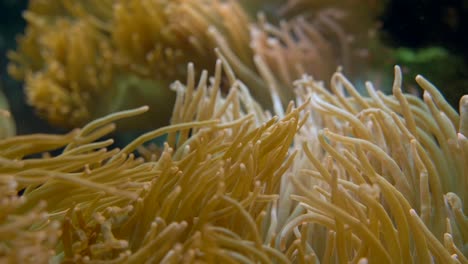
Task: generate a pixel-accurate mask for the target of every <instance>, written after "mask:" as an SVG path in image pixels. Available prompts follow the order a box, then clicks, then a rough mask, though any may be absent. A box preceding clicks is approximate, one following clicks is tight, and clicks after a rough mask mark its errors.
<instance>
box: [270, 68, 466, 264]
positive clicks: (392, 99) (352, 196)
mask: <svg viewBox="0 0 468 264" xmlns="http://www.w3.org/2000/svg"><path fill="white" fill-rule="evenodd" d="M416 80H417V82H418V83H419V85H420V87H421V88H423V89H424V101H422V100H420V99H419V98H416V97H414V96H411V95H407V94H403V93H402V91H401V72H400V70H399V68H398V67H397V68H396V69H395V82H394V85H393V96H386V95H384V94H382V93H381V92H376V91H375V90H374V88H373V86H372V84H371V83H367V88H368V93H369V95H370V98H366V97H362V96H361V95H359V93H358V92H357V91H356V90H355V88H354V87H353V86H352V84H351V83H350V82H349V81H348V80H346V79H345V78H344V77H343V75H341V74H340V73H338V74H335V75H334V76H333V78H332V81H331V85H332V87H331V88H332V89H331V90H332V91H333V93H330V92H328V91H326V90H325V89H324V87H323V86H322V85H321V84H319V83H314V82H313V81H311V80H310V79H307V78H304V79H302V80H299V81H297V85H298V86H299V88H300V89H299V96H300V98H303V99H304V98H307V97H309V96H312V101H311V109H313V110H314V111H315V112H316V114H312V115H311V117H312V118H311V119H310V123H306V124H305V125H304V128H308V130H305V131H303V132H302V133H305V135H304V136H303V137H301V139H302V145H303V147H304V159H306V160H307V161H308V162H305V164H306V165H307V166H305V168H304V169H301V168H300V167H299V168H298V170H299V172H298V173H297V174H296V175H291V176H290V178H291V180H292V185H293V186H294V189H295V190H296V193H294V194H293V195H292V196H291V198H292V199H293V200H295V201H297V202H298V203H299V205H298V206H299V207H300V208H301V209H299V210H302V211H303V212H304V213H303V214H296V215H295V216H294V217H291V218H290V220H289V221H288V222H287V223H285V224H284V226H283V227H282V228H281V229H280V231H279V232H280V234H281V236H280V240H279V241H277V243H279V245H280V246H281V247H283V248H284V247H285V246H286V245H287V241H293V240H294V239H296V240H299V241H301V243H300V245H301V246H302V247H303V248H302V251H304V252H307V253H308V254H309V255H310V256H313V258H315V259H316V260H317V261H318V260H320V261H322V262H328V261H360V260H362V259H365V260H366V261H369V262H373V261H376V260H377V259H378V260H379V261H385V262H387V263H394V262H396V263H400V262H430V261H436V262H438V263H445V262H454V263H459V262H460V263H465V262H466V261H467V259H466V255H467V252H466V235H467V234H466V231H465V230H466V224H467V222H466V219H467V218H466V216H465V214H464V212H466V209H467V203H466V192H465V191H464V190H465V188H466V186H465V185H466V179H467V176H468V174H467V169H466V164H467V160H468V156H467V153H468V152H467V150H468V149H467V148H466V147H467V142H468V141H467V139H466V136H465V135H466V132H467V131H466V124H467V122H468V121H467V116H466V109H465V108H466V107H467V103H468V101H467V97H466V96H464V97H463V98H462V99H461V101H460V113H461V116H459V114H458V113H457V112H456V111H455V110H454V109H452V108H451V107H450V106H449V105H448V103H447V102H446V101H445V100H444V99H443V97H442V95H441V94H440V93H439V92H438V91H437V89H436V88H435V87H434V86H433V85H432V84H430V83H429V82H428V81H427V80H426V79H424V78H423V77H421V76H418V77H417V78H416ZM346 94H349V96H347V95H346ZM308 124H309V125H308ZM313 138H315V139H316V140H313ZM302 164H304V163H302ZM302 166H303V165H302ZM296 210H297V208H296ZM317 236H319V237H320V239H319V238H318V237H317ZM313 237H314V238H313ZM316 241H327V243H326V245H325V246H323V244H322V245H318V244H317V243H316ZM302 251H301V252H302ZM301 254H304V253H301Z"/></svg>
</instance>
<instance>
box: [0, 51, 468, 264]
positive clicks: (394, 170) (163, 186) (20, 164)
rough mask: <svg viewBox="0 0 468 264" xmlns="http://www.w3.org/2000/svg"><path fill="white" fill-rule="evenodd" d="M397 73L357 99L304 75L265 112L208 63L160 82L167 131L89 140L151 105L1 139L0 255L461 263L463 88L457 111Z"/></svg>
mask: <svg viewBox="0 0 468 264" xmlns="http://www.w3.org/2000/svg"><path fill="white" fill-rule="evenodd" d="M223 72H224V74H223ZM395 75H396V76H395V82H394V87H393V92H394V94H393V96H387V95H384V94H382V93H380V92H376V91H375V89H374V88H373V87H372V84H371V83H367V88H368V93H369V95H370V96H369V97H364V96H362V95H360V94H359V93H358V92H357V91H356V89H355V88H354V87H353V85H352V84H351V83H350V82H349V81H348V80H347V79H346V78H345V77H344V75H343V74H341V73H336V74H335V75H334V76H333V77H332V79H331V82H330V83H331V87H330V89H329V90H328V89H325V87H324V85H323V83H321V82H317V81H314V80H313V79H312V78H310V77H306V76H305V77H303V78H302V79H299V80H297V81H296V82H295V87H296V94H297V99H296V104H297V107H295V104H294V103H290V104H289V105H288V107H287V108H286V109H285V110H282V111H281V112H283V113H284V115H283V116H282V117H272V116H271V114H270V113H269V112H268V111H265V110H264V109H262V107H261V106H260V105H259V104H258V103H257V102H256V101H255V100H254V99H253V98H252V96H251V95H250V92H249V89H248V88H247V87H246V86H245V85H244V84H243V83H242V82H241V81H240V80H238V79H237V78H236V77H235V76H234V75H233V71H232V69H231V68H230V66H229V64H227V63H225V62H223V61H222V60H218V61H217V63H216V66H215V72H214V76H213V77H212V78H209V77H208V72H207V71H202V72H201V74H200V78H199V81H198V83H197V82H196V81H195V76H196V74H195V71H194V68H193V65H189V66H188V79H187V83H186V84H182V83H181V82H175V83H174V84H173V85H172V90H174V91H175V94H176V96H175V97H176V102H175V106H174V110H173V114H172V118H171V120H172V121H171V125H170V126H167V127H162V128H159V129H157V130H153V131H150V132H147V133H145V134H143V135H141V136H139V137H138V138H136V139H135V140H134V141H132V142H130V143H129V144H128V145H127V146H125V147H123V148H121V149H119V148H113V147H112V146H111V144H112V143H113V142H112V140H110V139H101V138H102V137H103V136H105V135H107V134H108V133H109V132H111V131H113V130H114V129H115V125H114V123H113V122H115V121H117V120H119V119H122V118H132V119H138V117H137V116H136V115H139V114H142V113H143V112H145V111H148V107H141V108H137V109H133V110H129V111H124V112H118V113H115V114H112V115H108V116H106V117H104V118H100V119H97V120H95V121H93V122H91V123H89V124H88V125H86V126H85V127H83V128H82V129H77V130H74V131H71V132H70V133H68V134H65V135H29V136H15V137H10V138H8V139H4V140H2V141H0V149H1V152H0V155H1V159H0V162H1V165H2V166H0V179H1V181H0V184H1V185H0V187H1V188H2V190H5V191H4V192H2V195H3V196H2V203H1V206H2V208H1V209H2V210H1V212H2V215H1V218H0V234H2V236H1V237H2V240H0V249H1V251H0V258H2V260H9V261H12V262H15V261H16V262H18V261H22V262H32V261H37V260H41V261H43V262H46V261H47V260H51V261H53V262H100V261H108V262H117V263H118V262H134V263H140V262H142V261H147V262H169V261H170V262H183V263H191V262H196V261H202V262H215V263H216V262H218V263H219V262H231V263H236V262H252V261H253V262H264V263H270V262H278V263H296V262H306V263H311V262H322V263H327V262H331V261H343V262H344V261H354V262H359V263H364V262H367V261H376V260H379V261H385V262H403V261H406V262H431V261H437V262H442V263H446V262H462V263H464V262H466V261H467V260H466V257H465V256H466V246H465V243H466V242H465V241H466V239H465V237H466V235H467V234H466V216H465V215H464V213H463V212H464V210H466V208H465V207H466V203H464V201H465V199H466V197H465V196H466V195H465V194H464V192H463V190H464V189H465V184H466V182H467V181H466V177H467V173H466V172H467V171H468V170H467V168H466V164H467V162H466V160H467V156H466V155H467V154H466V153H468V152H467V151H468V149H467V146H468V141H467V139H466V137H465V134H466V133H467V131H466V130H467V125H466V124H467V115H466V113H468V110H467V109H468V100H467V97H466V96H465V97H463V98H462V100H461V103H460V105H461V106H460V115H459V114H458V113H457V112H456V111H455V110H453V109H452V108H451V107H450V106H449V105H448V104H447V103H446V102H445V101H444V99H443V97H442V96H441V94H440V93H439V92H438V91H437V89H436V88H435V87H433V86H432V85H431V84H430V83H429V82H428V81H426V80H425V79H424V78H423V77H421V76H418V77H417V78H416V79H417V81H418V83H419V84H420V86H421V87H422V88H423V89H424V90H425V96H424V101H422V100H421V99H419V98H416V97H414V96H412V95H407V94H403V93H402V91H401V87H400V85H401V73H400V71H399V68H398V67H397V68H396V71H395ZM223 76H227V79H228V85H229V87H230V89H229V92H228V93H227V94H223V93H222V92H221V83H222V78H223ZM165 134H167V138H166V140H165V143H164V144H163V145H162V146H160V147H157V150H156V151H154V150H152V149H151V148H149V147H148V145H147V142H150V141H151V140H152V139H154V138H155V137H159V136H162V135H165ZM58 148H62V150H61V151H59V154H57V155H53V154H48V152H50V151H53V150H55V149H58ZM138 150H139V153H141V154H138ZM135 151H137V152H135ZM41 153H42V154H41ZM38 154H41V155H40V156H38ZM137 156H140V157H137ZM39 253H40V255H38V254H39ZM36 255H38V256H41V259H38V258H34V257H33V256H36Z"/></svg>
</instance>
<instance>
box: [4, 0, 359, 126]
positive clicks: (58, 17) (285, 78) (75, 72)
mask: <svg viewBox="0 0 468 264" xmlns="http://www.w3.org/2000/svg"><path fill="white" fill-rule="evenodd" d="M246 6H249V5H247V4H246V3H245V2H242V1H241V2H238V1H233V0H231V1H221V0H210V1H181V0H178V1H148V0H132V1H120V0H108V1H101V2H99V3H94V2H92V1H82V2H71V1H66V0H62V1H57V2H54V3H48V2H47V1H31V3H30V7H29V9H28V11H26V12H25V18H26V21H27V23H28V27H27V29H26V31H25V34H24V35H23V36H22V37H20V38H19V41H18V48H17V51H15V52H11V53H10V54H9V57H10V61H11V63H10V66H9V72H10V74H11V75H12V76H14V77H15V78H17V79H19V80H24V81H25V91H26V95H27V99H28V102H29V103H30V104H31V105H33V106H34V107H35V108H36V109H37V112H38V113H39V114H40V115H41V116H42V117H44V118H46V119H47V120H48V121H49V122H50V123H52V124H54V125H57V126H64V127H77V126H82V125H84V124H85V123H87V122H89V121H90V120H92V119H95V118H97V117H99V116H102V115H105V114H108V113H111V112H114V111H118V110H122V109H128V108H132V107H135V106H138V105H150V106H151V107H153V108H154V107H158V108H159V109H160V111H159V113H158V114H157V115H156V116H153V120H155V121H154V122H153V128H154V127H157V126H161V125H163V124H167V123H168V119H169V117H170V111H171V107H172V103H173V102H174V98H173V97H172V96H173V93H171V92H170V91H169V89H167V88H168V86H169V84H170V83H171V82H172V81H173V80H175V79H183V78H185V77H186V74H187V72H186V68H185V65H186V64H187V63H188V62H194V63H195V65H197V67H199V68H202V69H209V70H210V71H211V72H212V71H213V70H214V69H212V65H214V62H215V60H216V59H217V58H218V56H222V57H223V59H224V60H226V61H227V62H229V63H230V65H231V67H232V69H233V71H234V72H235V74H236V76H237V77H238V78H239V79H240V80H242V81H243V82H244V83H245V84H246V85H247V86H248V87H249V88H250V89H251V93H252V94H253V96H254V97H255V98H256V100H257V101H259V102H260V103H261V104H262V105H263V106H264V107H265V108H267V109H272V108H273V104H272V103H271V98H270V92H271V91H273V92H274V93H277V94H278V97H279V98H278V99H275V100H276V101H278V100H279V101H281V104H283V105H284V106H286V105H287V104H288V101H289V100H291V99H292V98H293V92H292V90H291V89H289V87H290V84H291V82H292V80H294V79H296V78H299V77H300V76H301V75H302V74H304V73H308V74H311V75H313V76H314V77H315V78H318V79H325V78H328V76H329V75H330V74H331V73H332V72H334V71H335V69H336V67H338V66H339V65H343V66H345V69H346V71H348V68H349V69H350V68H351V67H348V65H349V63H348V62H347V61H349V60H350V59H353V61H354V64H355V65H357V62H358V61H366V59H364V60H363V59H362V56H354V55H353V54H355V53H357V52H351V50H353V51H354V48H352V47H351V46H350V45H348V44H349V43H348V42H349V41H348V37H349V36H350V35H346V34H345V33H344V30H343V29H342V28H341V27H342V26H343V25H341V23H340V22H338V20H336V19H335V18H334V17H332V16H330V14H331V13H332V12H329V11H327V10H324V8H321V11H320V12H318V11H317V12H318V13H320V14H321V15H320V16H317V17H316V18H314V19H312V18H309V17H308V15H307V14H306V15H304V17H305V19H300V18H298V19H292V20H291V21H290V22H284V21H283V22H282V25H281V26H280V27H279V28H278V27H277V26H276V25H275V24H272V23H271V22H270V23H267V22H266V20H265V18H264V17H263V18H261V19H260V20H259V21H256V20H255V18H253V17H251V16H252V13H257V12H258V11H261V10H253V11H252V10H249V11H250V12H247V11H246V10H245V8H246ZM259 6H260V7H262V5H261V4H259ZM69 32H73V34H68V33H69ZM216 48H218V52H216V51H215V49H216ZM216 53H220V54H216ZM279 60H281V61H282V62H283V63H280V64H278V63H277V62H278V61H279ZM283 64H285V66H284V67H281V68H278V67H279V66H278V65H283ZM324 64H326V65H325V66H324ZM364 64H366V63H364ZM366 65H367V64H366ZM270 72H271V73H270ZM272 76H276V78H274V79H272V78H271V77H272ZM226 88H227V87H225V89H226ZM225 89H224V90H225ZM142 124H143V125H145V124H146V125H147V124H149V122H142ZM134 126H136V125H134Z"/></svg>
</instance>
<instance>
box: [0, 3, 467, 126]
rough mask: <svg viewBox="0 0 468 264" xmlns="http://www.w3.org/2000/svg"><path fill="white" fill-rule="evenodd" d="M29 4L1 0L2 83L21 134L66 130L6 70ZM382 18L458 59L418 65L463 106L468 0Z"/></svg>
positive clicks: (407, 7) (389, 31) (394, 37)
mask: <svg viewBox="0 0 468 264" xmlns="http://www.w3.org/2000/svg"><path fill="white" fill-rule="evenodd" d="M51 1H53V0H51ZM376 1H379V0H376ZM26 7H27V0H0V87H1V89H3V92H4V93H5V94H6V96H7V98H8V100H9V102H10V107H11V111H12V113H13V115H14V117H15V120H16V126H17V133H18V134H26V133H34V132H63V131H60V130H58V129H54V128H51V127H50V126H48V125H47V123H45V122H44V121H42V120H40V119H39V118H38V117H37V116H35V115H34V112H33V110H32V109H31V107H29V106H28V105H27V104H26V103H25V102H24V94H23V93H22V88H21V83H18V82H16V81H14V80H12V79H10V78H9V77H8V75H7V72H6V67H7V63H8V61H7V58H6V52H7V51H8V50H11V49H14V47H15V36H16V35H17V34H19V33H21V32H22V31H23V29H24V26H25V23H24V20H23V19H22V16H21V14H22V12H23V10H25V9H26ZM380 20H381V22H382V30H381V32H380V33H381V34H380V35H381V38H382V40H383V41H384V43H386V44H387V45H389V46H390V47H393V48H400V47H407V48H410V49H422V48H426V47H430V46H431V47H432V46H436V47H440V48H443V49H444V50H446V51H448V53H449V54H450V55H451V56H452V57H453V58H455V59H456V61H457V63H452V62H450V60H449V61H448V63H445V60H442V62H441V63H438V61H434V63H431V64H424V65H420V67H415V68H417V71H418V73H421V74H423V75H425V76H427V77H428V78H429V79H430V80H431V81H432V82H434V83H435V84H436V85H437V86H438V87H439V88H440V89H441V90H442V92H443V93H444V95H445V96H446V97H447V99H448V100H449V102H450V103H451V104H452V105H453V106H454V107H455V108H458V99H459V98H460V96H461V95H463V94H468V81H467V80H468V70H467V65H468V37H467V35H468V32H467V28H468V0H444V1H442V0H432V1H425V0H393V1H389V3H388V6H387V8H386V11H385V13H384V14H383V16H382V17H381V18H380ZM448 72H450V73H448ZM439 75H440V76H443V77H439ZM434 78H435V79H434Z"/></svg>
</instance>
